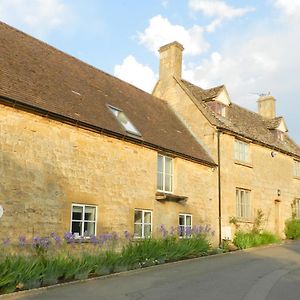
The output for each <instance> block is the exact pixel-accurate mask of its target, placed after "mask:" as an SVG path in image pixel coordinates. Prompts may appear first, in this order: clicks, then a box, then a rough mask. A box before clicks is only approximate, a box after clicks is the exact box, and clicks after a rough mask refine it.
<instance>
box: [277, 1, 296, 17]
mask: <svg viewBox="0 0 300 300" xmlns="http://www.w3.org/2000/svg"><path fill="white" fill-rule="evenodd" d="M275 5H276V6H277V7H278V8H279V9H281V10H282V11H283V12H284V13H285V14H286V15H288V16H295V15H299V14H300V1H299V0H275Z"/></svg>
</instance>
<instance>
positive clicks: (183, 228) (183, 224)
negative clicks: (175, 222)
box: [179, 214, 192, 237]
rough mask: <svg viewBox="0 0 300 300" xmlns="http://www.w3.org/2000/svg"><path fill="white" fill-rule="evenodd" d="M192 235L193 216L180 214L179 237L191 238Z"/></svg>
mask: <svg viewBox="0 0 300 300" xmlns="http://www.w3.org/2000/svg"><path fill="white" fill-rule="evenodd" d="M191 235H192V215H190V214H179V236H180V237H190V236H191Z"/></svg>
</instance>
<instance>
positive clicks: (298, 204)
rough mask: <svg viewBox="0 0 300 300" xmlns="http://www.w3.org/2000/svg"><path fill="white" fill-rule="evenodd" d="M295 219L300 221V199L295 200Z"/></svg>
mask: <svg viewBox="0 0 300 300" xmlns="http://www.w3.org/2000/svg"><path fill="white" fill-rule="evenodd" d="M295 217H296V218H297V219H300V198H296V199H295Z"/></svg>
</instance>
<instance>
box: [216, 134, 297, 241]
mask: <svg viewBox="0 0 300 300" xmlns="http://www.w3.org/2000/svg"><path fill="white" fill-rule="evenodd" d="M234 141H235V138H234V137H233V136H230V135H227V134H222V135H221V181H222V199H223V205H222V210H223V220H222V221H223V225H225V226H226V225H228V221H229V218H230V217H233V216H236V195H235V191H236V188H243V189H248V190H250V201H251V212H252V219H251V221H253V219H254V218H255V216H256V215H257V210H258V209H261V210H262V211H263V213H264V220H265V222H264V228H265V229H267V230H269V231H272V232H274V233H277V234H279V235H280V236H282V237H283V236H284V222H285V220H286V219H288V218H290V217H291V213H292V210H291V204H292V202H293V200H294V199H295V198H296V197H298V198H299V197H300V180H299V179H296V178H294V176H293V159H292V158H291V157H290V156H288V155H285V154H282V153H279V152H276V155H275V156H274V157H272V156H271V152H272V150H271V149H268V148H266V147H263V146H260V145H256V144H253V143H252V144H250V163H249V164H248V166H246V165H242V164H238V163H237V162H236V161H235V160H234ZM278 190H279V191H278ZM278 192H279V193H280V196H278ZM240 225H242V227H249V228H251V227H252V222H249V223H248V222H241V223H240ZM233 229H234V228H233Z"/></svg>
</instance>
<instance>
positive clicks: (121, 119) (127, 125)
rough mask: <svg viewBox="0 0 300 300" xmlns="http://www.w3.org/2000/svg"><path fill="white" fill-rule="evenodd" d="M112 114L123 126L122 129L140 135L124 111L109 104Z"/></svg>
mask: <svg viewBox="0 0 300 300" xmlns="http://www.w3.org/2000/svg"><path fill="white" fill-rule="evenodd" d="M108 107H109V109H110V111H111V112H112V114H113V115H114V116H115V117H116V119H117V120H118V121H119V123H120V124H121V125H122V126H123V127H124V129H125V130H126V131H127V132H129V133H132V134H135V135H139V136H140V135H141V134H140V132H139V131H138V130H137V129H136V128H135V127H134V125H133V124H132V123H131V122H130V121H129V119H128V118H127V116H126V115H125V113H124V112H123V111H122V110H121V109H119V108H116V107H113V106H111V105H109V106H108Z"/></svg>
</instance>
